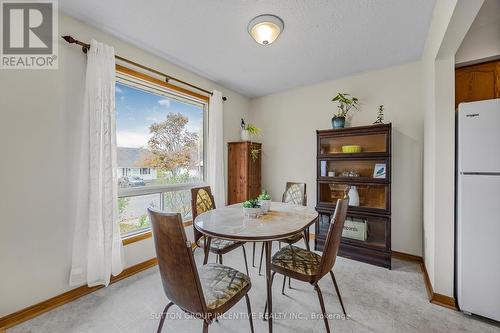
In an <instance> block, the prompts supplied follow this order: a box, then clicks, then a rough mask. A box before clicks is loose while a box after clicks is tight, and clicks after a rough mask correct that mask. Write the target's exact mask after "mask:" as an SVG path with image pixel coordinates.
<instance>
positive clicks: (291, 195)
mask: <svg viewBox="0 0 500 333" xmlns="http://www.w3.org/2000/svg"><path fill="white" fill-rule="evenodd" d="M281 202H284V203H291V204H295V205H301V206H307V193H306V184H305V183H294V182H287V183H286V187H285V192H283V196H282V197H281ZM301 239H303V240H304V243H305V246H306V249H307V250H308V251H309V250H310V247H309V230H308V229H307V230H304V231H303V232H299V233H297V234H295V235H293V236H290V237H288V238H287V239H284V240H281V241H280V242H279V247H280V249H281V242H284V243H286V244H288V245H290V246H291V245H292V244H295V243H297V242H298V241H300V240H301ZM253 246H254V251H253V252H254V256H255V243H254V245H253ZM263 254H264V243H262V248H261V250H260V263H259V275H260V274H261V270H262V256H263ZM252 265H253V259H252ZM285 283H286V277H284V278H283V286H282V288H281V293H282V294H284V293H285ZM288 287H289V288H291V287H292V286H291V279H288Z"/></svg>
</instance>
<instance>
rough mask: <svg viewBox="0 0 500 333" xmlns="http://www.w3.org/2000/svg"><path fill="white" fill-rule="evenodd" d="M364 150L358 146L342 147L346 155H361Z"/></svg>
mask: <svg viewBox="0 0 500 333" xmlns="http://www.w3.org/2000/svg"><path fill="white" fill-rule="evenodd" d="M362 150H363V148H361V146H358V145H350V146H342V152H343V153H345V154H356V153H361V151H362Z"/></svg>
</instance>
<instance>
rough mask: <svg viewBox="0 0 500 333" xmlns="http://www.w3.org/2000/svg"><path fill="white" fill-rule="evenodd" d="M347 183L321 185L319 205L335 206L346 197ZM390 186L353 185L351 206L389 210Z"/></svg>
mask: <svg viewBox="0 0 500 333" xmlns="http://www.w3.org/2000/svg"><path fill="white" fill-rule="evenodd" d="M348 185H349V184H347V183H326V182H322V183H319V191H318V192H319V203H320V204H326V205H335V204H336V203H337V200H338V199H342V198H343V197H344V192H345V189H346V187H347V186H348ZM388 193H389V185H387V184H356V185H352V184H351V189H350V191H349V206H350V207H352V208H360V209H378V210H389V206H388V202H389V198H388Z"/></svg>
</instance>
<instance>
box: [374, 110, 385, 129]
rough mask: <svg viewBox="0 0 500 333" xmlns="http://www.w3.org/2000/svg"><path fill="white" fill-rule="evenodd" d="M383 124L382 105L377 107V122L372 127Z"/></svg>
mask: <svg viewBox="0 0 500 333" xmlns="http://www.w3.org/2000/svg"><path fill="white" fill-rule="evenodd" d="M383 123H384V105H379V106H378V113H377V120H375V122H374V123H373V124H374V125H376V124H383Z"/></svg>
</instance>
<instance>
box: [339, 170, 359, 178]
mask: <svg viewBox="0 0 500 333" xmlns="http://www.w3.org/2000/svg"><path fill="white" fill-rule="evenodd" d="M342 177H348V178H355V177H359V172H357V171H356V170H350V171H347V170H346V171H344V172H342Z"/></svg>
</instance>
